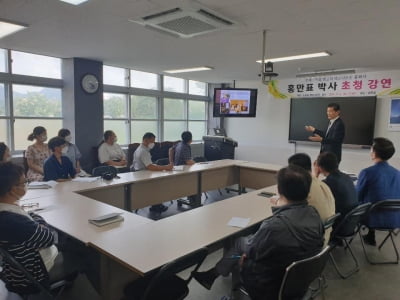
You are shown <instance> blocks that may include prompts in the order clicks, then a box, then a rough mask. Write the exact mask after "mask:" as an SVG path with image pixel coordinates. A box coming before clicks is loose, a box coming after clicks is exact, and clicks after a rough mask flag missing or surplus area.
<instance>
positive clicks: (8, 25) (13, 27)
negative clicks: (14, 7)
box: [0, 19, 28, 39]
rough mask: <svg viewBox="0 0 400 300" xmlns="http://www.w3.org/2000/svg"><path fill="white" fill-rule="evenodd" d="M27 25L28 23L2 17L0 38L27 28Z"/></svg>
mask: <svg viewBox="0 0 400 300" xmlns="http://www.w3.org/2000/svg"><path fill="white" fill-rule="evenodd" d="M27 27H28V26H27V25H22V24H16V23H14V22H10V21H6V20H1V19H0V39H1V38H3V37H5V36H7V35H10V34H13V33H16V32H17V31H20V30H22V29H25V28H27Z"/></svg>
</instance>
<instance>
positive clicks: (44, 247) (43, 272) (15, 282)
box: [0, 162, 58, 292]
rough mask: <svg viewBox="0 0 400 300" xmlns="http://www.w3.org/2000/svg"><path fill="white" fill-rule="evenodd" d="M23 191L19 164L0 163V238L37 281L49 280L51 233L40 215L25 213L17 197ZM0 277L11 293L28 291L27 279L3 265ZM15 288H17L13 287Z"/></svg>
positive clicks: (54, 254)
mask: <svg viewBox="0 0 400 300" xmlns="http://www.w3.org/2000/svg"><path fill="white" fill-rule="evenodd" d="M25 193H26V179H25V175H24V170H23V168H22V167H20V166H18V165H15V164H13V163H11V162H6V163H3V164H0V241H1V244H2V247H4V248H5V249H6V250H7V251H9V252H10V254H11V255H12V256H14V258H15V259H17V260H18V262H19V263H21V264H22V265H23V266H24V267H25V269H26V270H27V271H28V272H29V273H31V275H32V276H34V277H35V279H36V280H38V281H39V282H46V280H48V279H49V275H48V272H49V271H50V270H51V269H52V268H53V266H54V262H55V259H56V257H57V255H58V250H57V247H56V246H55V245H54V240H55V233H54V232H53V231H52V230H51V229H50V227H49V226H48V224H47V223H46V222H45V221H44V220H43V218H42V217H40V216H39V215H36V214H34V213H27V212H25V211H24V210H23V209H22V208H21V207H20V206H19V205H18V200H19V199H21V198H22V197H23V196H24V195H25ZM0 274H1V279H2V280H3V281H4V282H5V283H6V286H7V288H8V289H9V290H12V291H13V292H18V291H24V290H29V288H32V286H31V282H30V281H29V280H28V279H27V278H25V277H24V276H21V273H20V272H19V271H17V270H15V269H13V268H11V266H9V265H8V264H6V263H5V264H4V266H3V271H2V273H0ZM15 289H17V290H15Z"/></svg>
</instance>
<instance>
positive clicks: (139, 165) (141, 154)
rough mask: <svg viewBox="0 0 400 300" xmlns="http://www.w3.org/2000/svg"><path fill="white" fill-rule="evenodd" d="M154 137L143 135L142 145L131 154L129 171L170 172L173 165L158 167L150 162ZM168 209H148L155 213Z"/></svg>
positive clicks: (157, 206)
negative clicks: (131, 161)
mask: <svg viewBox="0 0 400 300" xmlns="http://www.w3.org/2000/svg"><path fill="white" fill-rule="evenodd" d="M155 139H156V136H155V135H154V134H153V133H151V132H147V133H145V134H144V135H143V139H142V143H141V144H140V146H139V147H138V148H137V149H136V150H135V152H134V153H133V163H132V166H131V171H140V170H149V171H164V170H168V171H170V170H172V168H173V165H172V164H169V165H166V166H159V165H156V164H153V162H152V161H151V154H150V150H151V149H153V147H154V141H155ZM167 209H168V207H167V206H165V205H163V204H158V205H153V206H152V207H150V211H156V212H164V211H166V210H167Z"/></svg>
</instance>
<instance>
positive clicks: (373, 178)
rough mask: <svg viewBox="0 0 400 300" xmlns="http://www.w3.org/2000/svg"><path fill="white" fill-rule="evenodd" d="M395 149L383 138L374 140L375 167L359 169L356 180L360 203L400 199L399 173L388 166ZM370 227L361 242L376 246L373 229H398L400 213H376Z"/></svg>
mask: <svg viewBox="0 0 400 300" xmlns="http://www.w3.org/2000/svg"><path fill="white" fill-rule="evenodd" d="M394 152H395V148H394V145H393V143H392V142H391V141H390V140H388V139H386V138H382V137H378V138H375V139H374V140H373V144H372V148H371V159H372V161H373V162H374V165H373V166H371V167H369V168H366V169H363V170H361V172H360V175H358V181H357V187H356V189H357V194H358V201H359V202H360V203H367V202H371V203H375V202H378V201H382V200H389V199H400V172H399V170H397V169H396V168H394V167H392V166H390V165H389V164H388V162H387V161H388V160H389V159H390V158H391V157H392V156H393V154H394ZM366 225H367V226H368V227H369V232H368V234H367V235H364V236H363V239H364V241H365V242H366V243H367V244H369V245H373V246H375V245H376V241H375V230H374V229H373V228H379V227H389V228H399V227H400V213H398V212H376V213H374V214H373V215H371V216H369V218H368V220H366Z"/></svg>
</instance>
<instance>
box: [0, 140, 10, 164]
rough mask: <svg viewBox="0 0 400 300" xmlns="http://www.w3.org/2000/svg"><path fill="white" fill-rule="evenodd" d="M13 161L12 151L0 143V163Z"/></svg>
mask: <svg viewBox="0 0 400 300" xmlns="http://www.w3.org/2000/svg"><path fill="white" fill-rule="evenodd" d="M10 160H11V153H10V149H9V148H8V147H7V145H6V144H5V143H3V142H1V143H0V162H7V161H10Z"/></svg>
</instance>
